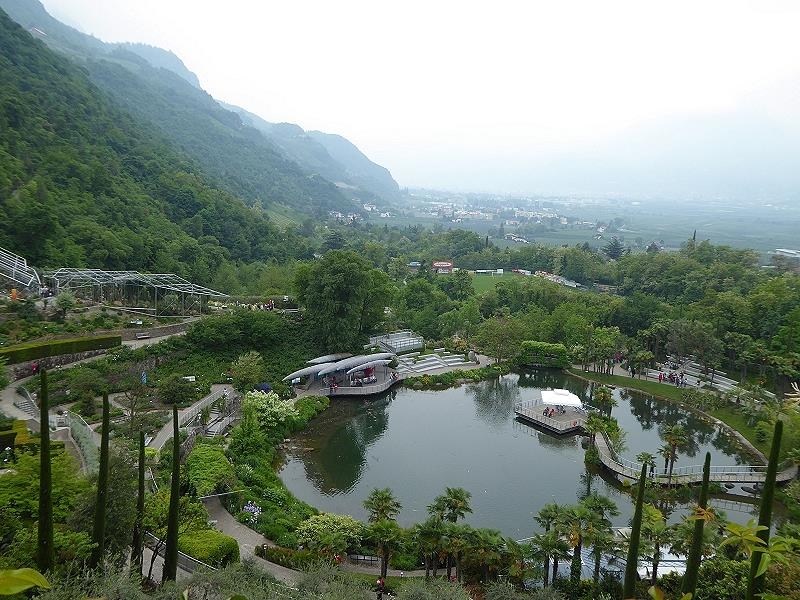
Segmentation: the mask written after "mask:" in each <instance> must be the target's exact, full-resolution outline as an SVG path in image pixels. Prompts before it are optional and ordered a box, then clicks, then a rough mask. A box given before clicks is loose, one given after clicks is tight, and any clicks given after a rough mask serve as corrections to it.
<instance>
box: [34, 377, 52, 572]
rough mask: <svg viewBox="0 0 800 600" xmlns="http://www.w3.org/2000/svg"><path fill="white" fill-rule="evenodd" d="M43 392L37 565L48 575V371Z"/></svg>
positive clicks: (50, 499)
mask: <svg viewBox="0 0 800 600" xmlns="http://www.w3.org/2000/svg"><path fill="white" fill-rule="evenodd" d="M39 379H40V381H41V388H42V392H41V395H40V398H39V443H40V444H41V447H40V448H39V529H38V536H39V537H38V543H37V547H36V565H37V566H38V567H39V571H41V572H42V573H46V572H47V571H49V570H50V569H52V568H53V563H54V562H55V552H54V550H53V475H52V472H51V470H50V413H49V411H48V398H49V397H48V391H47V371H45V370H44V369H42V371H41V374H40V376H39Z"/></svg>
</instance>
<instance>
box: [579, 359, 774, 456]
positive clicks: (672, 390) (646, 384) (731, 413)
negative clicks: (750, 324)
mask: <svg viewBox="0 0 800 600" xmlns="http://www.w3.org/2000/svg"><path fill="white" fill-rule="evenodd" d="M569 372H570V373H572V374H573V375H575V376H577V377H583V378H584V379H590V380H592V381H597V382H599V383H606V384H610V385H614V386H617V387H624V388H628V389H632V390H638V391H640V392H645V393H647V394H651V395H653V396H657V397H659V398H664V399H666V400H671V401H673V402H679V403H680V404H681V405H683V406H686V405H685V404H684V403H683V392H684V390H683V389H681V388H678V387H675V386H674V385H669V384H666V383H658V382H657V381H648V380H645V379H635V378H633V377H622V376H620V375H604V374H602V373H592V372H586V371H581V370H580V369H575V368H571V369H570V370H569ZM687 408H690V409H691V410H697V409H695V408H693V407H687ZM699 412H702V411H699ZM706 414H708V415H710V416H712V417H714V418H716V419H719V420H720V421H722V422H723V423H725V424H726V425H728V426H729V427H731V428H732V429H735V430H736V431H738V432H739V433H741V434H742V435H743V436H744V437H745V438H746V439H747V441H749V442H750V443H751V444H753V446H755V447H756V448H757V449H758V450H760V451H761V452H764V453H767V452H769V443H767V442H763V441H761V442H760V441H758V440H757V439H756V430H755V428H754V427H751V426H750V425H749V424H748V423H747V419H746V418H745V416H744V415H742V414H741V413H740V412H738V411H737V410H736V409H735V408H734V407H723V408H716V409H710V410H708V411H707V413H706Z"/></svg>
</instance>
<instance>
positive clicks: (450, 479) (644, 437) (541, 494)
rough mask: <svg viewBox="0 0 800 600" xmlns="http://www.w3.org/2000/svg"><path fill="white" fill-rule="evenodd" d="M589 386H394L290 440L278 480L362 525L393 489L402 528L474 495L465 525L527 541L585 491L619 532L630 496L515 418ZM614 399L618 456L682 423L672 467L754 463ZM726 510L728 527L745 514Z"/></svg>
mask: <svg viewBox="0 0 800 600" xmlns="http://www.w3.org/2000/svg"><path fill="white" fill-rule="evenodd" d="M590 386H591V384H589V383H587V382H584V381H583V380H580V379H577V378H574V377H569V376H565V375H563V374H562V373H560V372H520V373H512V374H509V375H505V376H503V377H501V378H499V379H496V380H491V381H484V382H481V383H478V384H471V385H465V386H461V387H458V388H452V389H448V390H443V391H430V392H427V391H426V392H423V391H415V390H410V389H407V388H399V389H397V390H396V391H393V392H391V393H389V394H388V395H386V396H384V397H382V398H377V399H373V400H370V401H364V400H344V399H340V398H337V399H336V400H334V402H332V403H331V408H330V409H329V410H328V411H327V412H326V413H325V414H324V415H323V416H322V418H321V419H318V420H317V421H315V422H314V423H313V424H312V425H311V427H309V429H308V430H306V431H305V432H303V433H302V434H301V435H299V436H297V437H295V438H294V439H293V440H292V443H291V444H290V447H289V448H288V449H287V451H286V454H285V461H284V464H283V466H282V468H281V470H280V476H281V478H282V479H283V481H284V483H285V484H286V486H287V487H288V488H289V489H290V490H291V491H292V493H294V494H295V495H296V496H297V497H298V498H301V499H302V500H305V501H306V502H308V503H310V504H311V505H313V506H316V507H317V508H318V509H320V510H323V511H328V512H336V513H341V514H350V515H353V516H354V517H356V518H361V519H363V518H365V517H366V513H365V511H364V509H363V507H362V506H361V502H362V501H363V500H364V498H366V497H367V496H368V495H369V493H370V491H371V490H372V489H373V488H376V487H390V488H392V490H393V491H394V493H395V495H396V496H397V497H398V498H399V500H400V501H401V503H402V505H403V511H402V513H401V514H400V516H399V519H398V520H399V521H400V523H401V524H402V525H405V526H409V525H412V524H413V523H416V522H418V521H421V520H423V519H424V518H425V517H426V516H427V511H426V507H427V506H428V505H429V504H430V503H431V502H432V501H433V499H434V497H435V496H437V495H439V494H441V493H442V492H443V490H444V488H445V487H446V486H450V487H455V486H457V487H463V488H465V489H467V490H469V491H470V492H471V493H472V508H473V513H472V514H471V515H468V516H467V519H466V522H467V523H469V524H471V525H473V526H476V527H491V528H494V529H499V530H500V531H501V532H502V533H503V534H504V535H508V536H512V537H514V538H516V539H520V538H524V537H528V536H530V535H532V533H533V531H534V530H535V524H534V522H533V515H534V514H536V513H537V512H538V511H539V509H540V508H541V507H542V506H543V505H544V504H545V503H546V502H551V501H555V502H558V503H562V504H564V503H567V504H569V503H574V502H577V501H578V500H579V499H580V497H581V495H582V494H584V493H585V492H586V490H587V489H591V490H593V491H597V492H599V493H601V494H604V495H607V496H609V497H611V498H613V499H614V500H615V501H616V502H617V504H618V506H619V508H620V511H621V513H622V514H621V515H620V516H619V517H618V518H617V519H616V522H615V525H626V524H627V523H628V521H629V519H630V517H631V515H632V512H633V507H632V504H631V501H630V498H629V496H628V495H627V494H624V493H623V492H621V491H619V490H618V489H616V488H615V487H614V486H613V485H611V484H610V483H607V482H606V481H605V480H604V479H603V478H602V477H600V476H599V475H597V474H591V473H587V470H586V467H585V465H584V462H583V455H584V450H583V448H582V447H581V444H580V442H581V440H582V439H583V438H581V437H579V436H568V437H554V436H552V435H550V434H548V433H544V432H542V431H539V430H537V429H534V428H532V427H530V426H528V425H524V424H521V423H518V422H517V421H516V420H515V419H514V404H515V403H516V402H519V401H523V400H533V399H537V398H538V397H539V390H540V389H543V388H545V387H565V388H567V389H569V390H570V391H572V392H574V393H575V394H578V395H579V396H580V397H581V398H583V399H584V400H588V398H589V397H590V395H591V387H590ZM614 395H615V398H616V399H617V402H618V403H619V405H618V406H617V407H616V408H614V409H613V415H614V416H615V417H616V418H617V419H618V420H619V423H620V425H621V427H622V428H623V429H624V430H625V431H626V432H627V446H628V450H626V452H625V453H624V456H625V457H626V458H629V459H631V460H633V459H634V457H635V456H636V454H638V453H639V452H642V451H649V452H652V453H653V454H657V450H658V448H659V447H660V446H661V444H662V443H663V442H662V440H661V438H660V435H659V431H661V430H663V429H664V428H665V427H667V426H669V425H673V424H681V425H683V426H684V427H685V428H686V429H687V430H688V431H690V432H692V433H693V435H692V443H691V445H690V446H689V447H688V448H686V449H685V450H683V451H682V452H681V453H680V456H679V458H678V461H677V462H676V467H678V466H689V465H694V464H701V463H702V460H703V456H704V455H705V452H706V451H709V452H711V456H712V464H714V465H726V464H727V465H731V464H747V463H750V462H751V460H750V459H749V458H747V457H745V456H743V455H742V454H740V453H739V452H738V451H737V448H736V446H735V444H733V442H732V441H731V440H730V439H729V438H728V437H727V436H726V435H724V434H722V433H720V432H719V430H718V429H716V428H715V427H713V426H711V425H708V424H706V423H704V422H703V421H700V420H699V419H697V418H695V417H693V416H691V415H687V414H685V413H684V412H683V411H681V410H680V409H679V408H678V407H677V406H676V405H674V404H671V403H668V402H661V401H658V400H655V399H652V398H651V397H649V396H645V395H642V394H635V393H628V392H625V391H620V390H617V391H615V392H614ZM662 466H663V462H662ZM725 508H726V511H727V513H728V517H729V518H731V519H732V520H737V521H742V522H745V521H747V519H748V518H751V516H752V514H750V512H752V511H748V512H742V513H741V514H738V515H737V513H736V511H734V510H732V509H731V507H730V506H727V507H725ZM676 518H677V517H676Z"/></svg>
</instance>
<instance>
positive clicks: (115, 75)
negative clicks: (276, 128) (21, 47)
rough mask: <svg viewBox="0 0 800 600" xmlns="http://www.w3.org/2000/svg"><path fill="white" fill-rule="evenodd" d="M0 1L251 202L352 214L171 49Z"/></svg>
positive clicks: (19, 2)
mask: <svg viewBox="0 0 800 600" xmlns="http://www.w3.org/2000/svg"><path fill="white" fill-rule="evenodd" d="M0 7H4V8H8V9H9V11H11V12H10V16H11V17H12V18H15V19H17V20H18V22H20V23H21V24H22V25H23V26H25V27H26V28H27V29H29V31H31V32H32V33H33V34H34V35H36V36H38V37H40V38H41V39H42V40H43V41H45V42H46V43H47V44H48V45H50V46H51V47H53V48H54V49H56V50H58V51H62V52H65V53H66V54H68V55H69V57H70V58H72V59H73V60H76V61H78V62H79V63H80V64H82V65H83V66H85V68H86V69H87V70H88V72H89V75H90V77H91V78H92V80H93V81H94V82H95V83H96V84H97V85H98V86H99V87H101V88H102V89H104V90H105V91H106V92H108V93H109V94H111V95H112V96H113V97H114V98H115V99H116V101H117V102H118V103H119V104H120V105H122V106H124V107H125V108H126V109H127V110H128V111H129V112H131V113H132V114H134V115H135V116H137V117H139V118H141V119H145V120H147V121H148V122H150V123H151V124H152V125H154V126H155V127H156V128H158V129H159V130H160V132H161V133H162V135H163V136H164V137H165V138H166V139H167V140H169V141H170V142H172V143H173V144H174V145H175V146H177V147H179V148H180V149H181V150H183V151H184V152H186V154H187V155H189V156H190V157H191V158H193V159H194V160H195V161H196V162H197V163H198V164H199V165H200V166H201V167H202V168H203V170H204V171H205V172H206V174H207V175H208V176H209V177H211V178H213V180H214V181H215V182H216V183H217V184H218V185H220V186H222V187H223V188H225V189H226V190H228V191H229V192H231V193H233V194H235V195H237V196H239V197H241V198H242V199H244V200H245V201H246V202H247V203H248V204H251V205H252V204H258V205H261V206H262V207H270V206H273V205H282V206H285V207H288V208H289V210H290V212H295V213H296V214H298V215H302V214H306V215H308V214H312V215H321V214H326V213H327V211H329V210H339V211H342V212H349V211H351V210H352V209H353V208H354V207H355V205H354V203H353V202H352V201H351V200H350V199H349V197H348V198H347V199H346V198H345V196H344V195H343V194H342V193H341V192H340V190H339V189H338V188H337V187H336V186H335V185H334V184H333V183H331V182H329V181H327V180H326V179H324V178H323V177H322V176H320V175H318V174H312V173H309V172H307V171H306V170H305V169H303V168H301V167H300V166H299V165H298V164H297V163H296V162H294V161H292V160H290V159H288V158H286V157H285V156H284V155H283V154H282V153H281V152H280V151H279V150H278V149H277V148H276V147H275V146H274V145H273V144H272V143H271V142H270V141H269V140H267V139H266V138H265V137H264V136H263V135H262V134H261V133H260V132H258V131H257V130H255V129H253V128H251V127H247V126H245V125H244V124H243V123H242V121H241V118H240V117H239V116H238V115H236V114H235V113H232V112H230V111H227V110H225V109H223V108H222V107H221V106H220V105H219V104H218V103H217V102H216V101H215V100H214V99H213V98H212V97H211V96H209V95H208V94H206V93H205V92H204V91H203V90H201V89H199V88H198V87H195V85H194V84H195V83H196V82H195V81H194V80H192V78H191V77H188V76H187V74H186V69H185V67H183V68H181V67H180V66H181V65H182V64H183V63H180V61H179V60H178V59H177V58H174V60H173V59H171V58H168V57H167V55H168V54H169V53H166V52H165V51H161V52H159V51H148V50H147V49H146V48H144V47H143V46H141V45H129V46H125V45H116V44H104V43H103V42H100V41H99V40H96V39H95V38H92V37H90V36H86V35H84V34H82V33H80V32H78V31H76V30H74V29H72V28H71V27H68V26H66V25H64V24H63V23H60V22H58V21H56V20H55V19H53V18H52V17H51V16H50V15H48V14H47V12H46V11H45V10H44V7H42V5H41V4H40V3H39V2H38V1H37V0H27V1H24V0H0ZM170 56H172V55H170ZM150 60H153V61H155V62H156V64H157V65H158V66H153V64H151V63H150V62H149V61H150ZM178 63H180V65H179V64H178ZM162 66H163V67H166V68H160V67H162ZM174 69H177V72H175V70H174ZM187 78H188V81H187Z"/></svg>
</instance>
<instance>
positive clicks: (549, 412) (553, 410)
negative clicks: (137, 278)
mask: <svg viewBox="0 0 800 600" xmlns="http://www.w3.org/2000/svg"><path fill="white" fill-rule="evenodd" d="M542 414H543V415H544V416H545V417H550V418H551V419H552V418H553V417H554V416H555V415H556V414H559V415H565V414H567V410H566V409H565V408H564V407H563V406H555V407H553V406H545V408H544V412H543V413H542Z"/></svg>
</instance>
